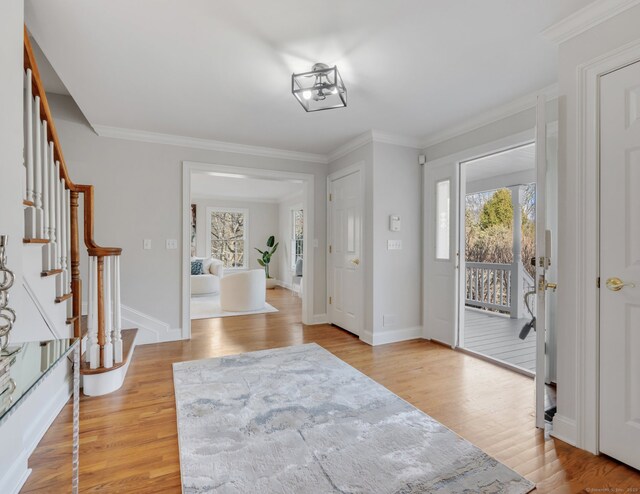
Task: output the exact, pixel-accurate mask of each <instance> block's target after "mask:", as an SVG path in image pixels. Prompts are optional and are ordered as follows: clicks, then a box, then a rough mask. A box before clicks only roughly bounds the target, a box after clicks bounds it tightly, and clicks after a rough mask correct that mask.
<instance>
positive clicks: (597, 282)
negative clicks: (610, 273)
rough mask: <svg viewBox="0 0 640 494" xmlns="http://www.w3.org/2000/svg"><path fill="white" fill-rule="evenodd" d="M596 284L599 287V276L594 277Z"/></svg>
mask: <svg viewBox="0 0 640 494" xmlns="http://www.w3.org/2000/svg"><path fill="white" fill-rule="evenodd" d="M596 286H597V287H598V288H600V276H598V277H597V278H596Z"/></svg>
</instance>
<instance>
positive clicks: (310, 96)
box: [291, 63, 347, 112]
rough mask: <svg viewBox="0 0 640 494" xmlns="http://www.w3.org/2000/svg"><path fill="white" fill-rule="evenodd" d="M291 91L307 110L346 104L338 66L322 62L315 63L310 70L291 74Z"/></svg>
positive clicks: (340, 106)
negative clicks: (330, 65)
mask: <svg viewBox="0 0 640 494" xmlns="http://www.w3.org/2000/svg"><path fill="white" fill-rule="evenodd" d="M291 92H292V93H293V95H294V96H295V97H296V99H297V100H298V101H299V102H300V104H301V105H302V108H304V109H305V111H308V112H312V111H319V110H330V109H332V108H343V107H345V106H347V88H346V87H345V86H344V82H342V77H340V73H339V72H338V67H335V66H334V67H329V66H328V65H327V64H324V63H316V64H315V65H314V66H313V67H312V68H311V71H310V72H302V73H300V74H292V75H291Z"/></svg>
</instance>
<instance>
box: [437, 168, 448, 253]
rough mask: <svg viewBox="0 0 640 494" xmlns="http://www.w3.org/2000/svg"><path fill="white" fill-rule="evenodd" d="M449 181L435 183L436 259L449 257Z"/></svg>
mask: <svg viewBox="0 0 640 494" xmlns="http://www.w3.org/2000/svg"><path fill="white" fill-rule="evenodd" d="M450 196H451V182H450V181H449V180H443V181H442V182H438V183H437V185H436V259H449V255H450V254H449V250H450V249H449V240H450V234H449V228H450V222H451V218H450V214H449V208H450V205H449V201H450Z"/></svg>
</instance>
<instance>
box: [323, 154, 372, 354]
mask: <svg viewBox="0 0 640 494" xmlns="http://www.w3.org/2000/svg"><path fill="white" fill-rule="evenodd" d="M353 173H359V174H360V210H361V214H362V217H361V221H360V243H361V247H360V269H361V270H362V276H361V287H360V292H361V293H362V300H361V303H360V308H359V311H360V313H359V314H358V326H359V328H358V330H359V334H358V337H359V338H360V339H361V340H363V341H364V342H365V343H368V344H370V345H373V337H372V336H371V334H370V333H367V334H365V329H364V328H365V321H364V316H365V313H366V310H365V305H366V303H367V297H366V291H365V287H366V282H365V280H366V278H367V270H366V269H367V262H368V261H369V256H368V255H367V252H366V251H365V247H366V245H367V242H366V239H365V233H366V230H365V224H366V223H367V220H366V218H365V215H366V209H365V204H366V201H365V197H364V196H365V194H366V187H365V173H366V170H365V162H364V161H358V162H357V163H354V164H353V165H350V166H347V167H345V168H341V169H340V170H336V171H335V172H333V173H330V174H328V175H327V211H326V214H327V250H326V252H327V271H326V277H327V293H326V300H327V322H328V323H329V324H332V322H331V319H330V316H329V314H330V310H329V296H330V292H331V285H330V283H329V279H330V275H329V270H330V269H331V266H330V264H329V258H328V252H329V250H328V249H329V247H328V246H329V245H330V244H331V242H332V238H331V201H330V200H329V194H330V193H331V183H332V182H334V181H336V180H338V179H340V178H344V177H346V176H348V175H352V174H353Z"/></svg>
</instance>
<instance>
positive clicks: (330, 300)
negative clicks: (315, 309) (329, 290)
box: [329, 297, 332, 305]
mask: <svg viewBox="0 0 640 494" xmlns="http://www.w3.org/2000/svg"><path fill="white" fill-rule="evenodd" d="M331 302H332V299H331V297H329V305H331Z"/></svg>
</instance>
